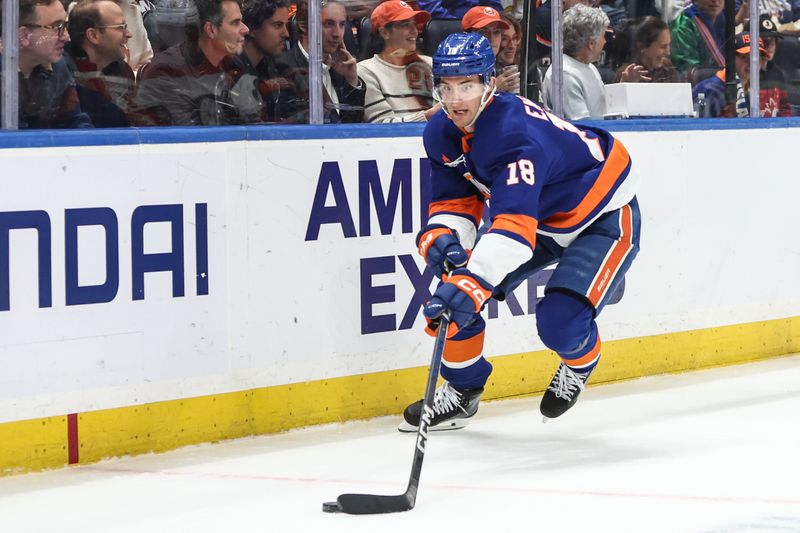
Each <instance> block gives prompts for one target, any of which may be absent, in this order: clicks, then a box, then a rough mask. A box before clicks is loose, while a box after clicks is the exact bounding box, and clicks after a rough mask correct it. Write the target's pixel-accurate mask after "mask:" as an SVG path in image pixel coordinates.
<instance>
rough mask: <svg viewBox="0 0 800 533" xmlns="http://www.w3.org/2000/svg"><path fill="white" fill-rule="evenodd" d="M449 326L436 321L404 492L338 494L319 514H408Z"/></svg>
mask: <svg viewBox="0 0 800 533" xmlns="http://www.w3.org/2000/svg"><path fill="white" fill-rule="evenodd" d="M449 325H450V321H449V320H448V317H447V315H443V316H442V317H441V318H440V322H439V330H438V332H437V333H436V343H435V344H434V345H433V356H432V358H431V368H430V370H429V371H428V385H427V388H426V389H425V399H424V400H423V401H422V416H421V417H420V420H419V428H417V442H416V445H415V446H414V460H413V463H412V465H411V477H410V478H409V480H408V488H406V491H405V493H404V494H398V495H397V496H382V495H378V494H341V495H340V496H339V497H338V498H336V501H335V502H325V503H323V504H322V510H323V511H325V512H326V513H347V514H381V513H397V512H401V511H410V510H411V509H413V508H414V504H415V503H416V501H417V489H418V488H419V476H420V473H421V472H422V460H423V459H424V458H425V445H426V444H427V442H428V425H429V424H430V422H431V419H432V418H433V396H434V393H435V392H436V380H437V379H439V367H440V366H441V364H442V354H443V353H444V343H445V339H446V337H447V328H448V326H449Z"/></svg>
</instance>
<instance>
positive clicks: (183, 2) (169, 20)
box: [138, 0, 200, 54]
mask: <svg viewBox="0 0 800 533" xmlns="http://www.w3.org/2000/svg"><path fill="white" fill-rule="evenodd" d="M138 1H139V7H140V10H141V11H142V18H143V20H144V27H145V29H146V30H147V35H148V39H149V41H150V44H151V45H152V47H153V51H154V52H155V53H156V54H157V53H159V52H163V51H165V50H166V49H167V48H170V47H172V46H175V45H177V44H181V43H183V42H185V41H186V39H187V38H188V36H189V35H191V36H192V39H193V40H194V41H196V40H197V28H198V26H199V25H200V23H199V20H198V16H197V7H196V6H195V5H194V0H152V1H151V0H138Z"/></svg>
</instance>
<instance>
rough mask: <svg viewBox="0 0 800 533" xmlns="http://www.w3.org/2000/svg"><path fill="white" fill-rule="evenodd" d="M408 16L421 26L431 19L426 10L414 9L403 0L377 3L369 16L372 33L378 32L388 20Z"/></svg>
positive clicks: (403, 18) (406, 18)
mask: <svg viewBox="0 0 800 533" xmlns="http://www.w3.org/2000/svg"><path fill="white" fill-rule="evenodd" d="M410 18H413V19H414V20H416V21H417V26H422V25H424V24H425V23H426V22H428V21H429V20H431V15H430V13H428V12H427V11H414V8H412V7H411V6H410V5H408V4H406V3H405V2H403V0H389V1H388V2H383V3H382V4H378V6H377V7H376V8H375V9H374V10H373V11H372V16H370V21H371V22H372V33H378V30H380V29H381V28H383V27H384V26H386V25H387V24H389V23H390V22H398V21H401V20H408V19H410Z"/></svg>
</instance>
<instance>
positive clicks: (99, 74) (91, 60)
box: [67, 0, 135, 128]
mask: <svg viewBox="0 0 800 533" xmlns="http://www.w3.org/2000/svg"><path fill="white" fill-rule="evenodd" d="M67 30H68V31H69V36H70V40H71V42H70V43H69V52H70V56H71V57H72V60H73V65H74V68H73V75H74V76H75V81H76V82H77V84H78V87H77V89H78V97H79V98H80V102H81V108H82V109H83V110H84V111H85V112H86V113H88V114H89V116H90V117H91V119H92V122H93V123H94V125H95V127H97V128H115V127H125V126H129V125H130V124H129V123H128V117H127V116H126V112H127V110H128V108H129V106H130V103H131V99H132V98H133V91H134V89H135V79H134V75H133V69H131V67H130V66H129V65H128V63H127V62H126V61H125V57H126V53H127V43H128V39H129V38H130V37H131V33H130V32H129V31H128V25H127V24H126V23H125V15H124V14H123V11H122V8H121V7H120V6H119V4H117V3H116V2H113V1H112V0H81V1H80V2H78V3H77V4H76V5H75V7H74V8H73V9H72V12H71V13H70V15H69V23H68V24H67Z"/></svg>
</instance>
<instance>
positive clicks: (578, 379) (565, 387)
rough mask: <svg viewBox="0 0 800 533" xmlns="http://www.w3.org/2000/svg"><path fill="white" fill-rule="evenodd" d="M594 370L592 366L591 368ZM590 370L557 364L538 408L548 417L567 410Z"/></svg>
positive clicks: (584, 385)
mask: <svg viewBox="0 0 800 533" xmlns="http://www.w3.org/2000/svg"><path fill="white" fill-rule="evenodd" d="M592 370H594V368H593V369H592ZM592 370H589V371H588V372H583V373H580V372H575V371H574V370H572V369H571V368H570V367H568V366H567V365H566V364H564V363H563V362H562V363H561V364H560V365H559V367H558V370H556V374H555V375H554V376H553V379H552V380H551V381H550V386H549V387H547V390H546V391H545V393H544V396H543V397H542V403H541V404H540V405H539V410H540V411H541V412H542V414H543V415H544V416H545V418H544V421H545V422H547V419H548V418H556V417H558V416H561V415H563V414H564V413H566V412H567V410H568V409H569V408H570V407H572V406H573V405H574V404H575V402H577V401H578V396H579V395H580V393H581V391H582V390H583V389H585V388H586V382H587V381H588V380H589V376H590V375H591V373H592Z"/></svg>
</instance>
